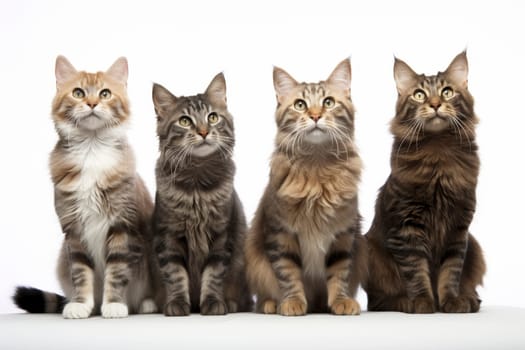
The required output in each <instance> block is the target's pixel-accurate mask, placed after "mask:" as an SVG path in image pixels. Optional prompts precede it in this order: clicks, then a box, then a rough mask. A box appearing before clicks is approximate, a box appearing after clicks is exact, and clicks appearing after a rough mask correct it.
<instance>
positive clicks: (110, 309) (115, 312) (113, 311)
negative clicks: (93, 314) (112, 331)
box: [100, 303, 128, 318]
mask: <svg viewBox="0 0 525 350" xmlns="http://www.w3.org/2000/svg"><path fill="white" fill-rule="evenodd" d="M100 313H101V314H102V317H104V318H123V317H128V306H127V305H126V304H123V303H104V304H102V306H101V307H100Z"/></svg>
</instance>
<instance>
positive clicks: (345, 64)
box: [326, 58, 352, 93]
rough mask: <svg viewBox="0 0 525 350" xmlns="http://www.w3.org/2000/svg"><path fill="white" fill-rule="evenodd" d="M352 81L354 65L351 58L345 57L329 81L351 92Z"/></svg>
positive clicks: (340, 88)
mask: <svg viewBox="0 0 525 350" xmlns="http://www.w3.org/2000/svg"><path fill="white" fill-rule="evenodd" d="M351 81H352V67H351V65H350V59H348V58H347V59H344V60H342V61H341V63H339V64H338V65H337V67H335V69H334V71H333V72H332V74H330V76H329V77H328V79H327V80H326V82H327V83H329V84H331V85H334V86H336V87H337V88H338V89H339V90H342V91H347V92H348V93H350V82H351Z"/></svg>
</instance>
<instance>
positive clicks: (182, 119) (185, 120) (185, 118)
mask: <svg viewBox="0 0 525 350" xmlns="http://www.w3.org/2000/svg"><path fill="white" fill-rule="evenodd" d="M179 125H180V126H183V127H185V128H187V127H188V126H190V125H191V119H190V117H188V116H185V115H183V116H182V117H180V118H179Z"/></svg>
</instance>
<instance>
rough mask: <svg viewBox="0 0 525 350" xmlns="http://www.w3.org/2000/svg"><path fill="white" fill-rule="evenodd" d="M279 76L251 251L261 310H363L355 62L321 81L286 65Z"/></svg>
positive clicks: (276, 75)
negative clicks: (294, 73) (304, 79)
mask: <svg viewBox="0 0 525 350" xmlns="http://www.w3.org/2000/svg"><path fill="white" fill-rule="evenodd" d="M273 81H274V87H275V91H276V95H277V110H276V114H275V117H276V122H277V129H278V130H277V136H276V139H275V150H274V153H273V156H272V159H271V164H270V168H271V169H270V179H269V183H268V185H267V187H266V190H265V192H264V194H263V197H262V199H261V201H260V203H259V207H258V209H257V211H256V214H255V217H254V219H253V222H252V225H251V228H250V230H249V232H248V236H247V239H246V248H245V252H246V262H247V276H248V284H249V286H250V288H251V291H252V293H254V294H255V297H256V299H257V302H256V312H259V313H266V314H273V313H279V314H281V315H286V316H296V315H304V314H306V313H307V312H309V313H310V312H332V313H334V314H338V315H339V314H345V315H357V314H359V313H360V310H361V309H360V306H359V303H358V302H357V301H356V300H355V299H354V296H355V293H356V291H357V288H358V285H359V282H360V280H361V278H363V277H362V276H363V275H364V274H365V273H366V250H365V248H366V246H365V244H364V238H363V236H362V235H361V217H360V214H359V211H358V200H357V192H358V182H359V180H360V175H361V168H362V164H361V160H360V158H359V155H358V153H357V149H356V147H355V144H354V141H353V135H354V107H353V104H352V101H351V97H350V81H351V66H350V61H349V60H348V59H345V60H343V61H342V62H341V63H339V65H338V66H337V67H336V68H335V69H334V71H333V72H332V73H331V75H330V76H329V78H328V79H327V80H326V81H321V82H319V83H298V82H297V81H296V80H294V78H292V77H291V76H290V75H289V74H288V73H287V72H285V71H284V70H283V69H281V68H278V67H274V71H273Z"/></svg>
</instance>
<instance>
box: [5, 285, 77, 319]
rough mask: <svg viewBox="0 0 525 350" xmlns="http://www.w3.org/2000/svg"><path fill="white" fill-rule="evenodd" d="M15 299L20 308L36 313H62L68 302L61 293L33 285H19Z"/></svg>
mask: <svg viewBox="0 0 525 350" xmlns="http://www.w3.org/2000/svg"><path fill="white" fill-rule="evenodd" d="M13 301H14V302H15V304H16V305H17V306H18V307H19V308H21V309H23V310H26V311H27V312H30V313H34V314H43V313H48V314H56V313H61V312H62V310H63V309H64V305H65V304H66V302H67V300H66V298H64V297H63V296H61V295H58V294H55V293H49V292H44V291H42V290H40V289H36V288H32V287H17V288H16V291H15V295H13Z"/></svg>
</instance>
